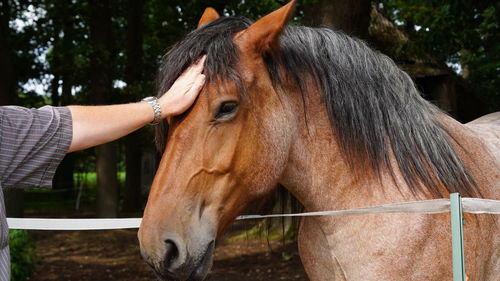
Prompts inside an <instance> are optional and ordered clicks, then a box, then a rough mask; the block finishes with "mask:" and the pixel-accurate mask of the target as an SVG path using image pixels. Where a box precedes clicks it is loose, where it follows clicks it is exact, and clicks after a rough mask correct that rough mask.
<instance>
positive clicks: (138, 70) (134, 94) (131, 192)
mask: <svg viewBox="0 0 500 281" xmlns="http://www.w3.org/2000/svg"><path fill="white" fill-rule="evenodd" d="M143 9H144V0H129V1H128V14H127V23H128V27H127V46H126V48H127V66H126V68H125V82H126V83H127V89H126V91H127V93H128V98H130V101H136V100H138V99H139V98H140V96H141V94H142V93H141V91H138V90H139V89H141V87H140V86H141V84H140V83H141V78H142V64H143V61H142V60H143V51H142V41H143V40H142V33H143ZM140 135H141V133H140V132H135V133H132V134H130V135H128V136H127V137H126V139H125V146H126V147H125V158H126V162H125V164H126V178H125V195H124V202H123V209H124V211H137V210H140V208H141V151H142V145H141V138H140Z"/></svg>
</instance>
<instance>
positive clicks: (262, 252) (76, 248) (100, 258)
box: [31, 230, 308, 281]
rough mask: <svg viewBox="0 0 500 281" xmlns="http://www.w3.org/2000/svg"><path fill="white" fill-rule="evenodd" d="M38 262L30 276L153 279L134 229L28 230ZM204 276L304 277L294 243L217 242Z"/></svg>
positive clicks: (76, 280)
mask: <svg viewBox="0 0 500 281" xmlns="http://www.w3.org/2000/svg"><path fill="white" fill-rule="evenodd" d="M31 233H32V235H33V238H34V239H35V241H36V243H37V249H36V252H37V254H38V255H39V257H41V259H42V261H41V263H40V264H39V265H38V266H37V269H36V272H35V275H34V276H33V277H32V278H31V280H36V281H49V280H50V281H54V280H58V281H59V280H61V281H86V280H89V281H90V280H92V281H99V280H128V281H139V280H157V279H156V278H155V277H154V274H153V273H152V270H151V269H150V268H149V267H148V266H147V265H146V263H145V262H144V261H143V260H142V259H141V257H140V254H139V247H138V241H137V236H136V233H137V230H112V231H32V232H31ZM206 280H218V281H234V280H238V281H250V280H252V281H260V280H266V281H272V280H308V279H307V277H306V274H305V272H304V269H303V267H302V264H301V263H300V258H299V256H298V252H297V246H296V244H295V243H286V244H284V243H283V242H271V243H270V245H268V243H267V242H266V241H260V240H248V239H247V240H244V241H237V242H224V241H222V242H221V243H219V244H218V245H217V248H216V251H215V259H214V266H213V267H212V270H211V271H210V273H209V276H208V278H207V279H206Z"/></svg>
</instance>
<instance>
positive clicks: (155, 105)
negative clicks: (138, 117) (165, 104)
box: [141, 97, 164, 125]
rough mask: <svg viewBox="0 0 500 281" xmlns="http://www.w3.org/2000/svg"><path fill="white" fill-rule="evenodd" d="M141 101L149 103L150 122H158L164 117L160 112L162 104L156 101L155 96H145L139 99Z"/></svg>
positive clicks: (152, 123)
mask: <svg viewBox="0 0 500 281" xmlns="http://www.w3.org/2000/svg"><path fill="white" fill-rule="evenodd" d="M141 102H144V103H147V104H149V105H150V107H151V109H152V110H153V116H152V117H153V121H151V122H150V124H151V125H156V124H158V123H159V122H160V121H161V119H163V117H164V116H163V115H164V114H163V113H162V106H161V105H160V103H159V102H158V99H157V98H156V97H145V98H143V99H142V100H141Z"/></svg>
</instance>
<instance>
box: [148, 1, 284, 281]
mask: <svg viewBox="0 0 500 281" xmlns="http://www.w3.org/2000/svg"><path fill="white" fill-rule="evenodd" d="M293 7H294V2H293V1H292V2H290V3H289V4H287V5H286V6H283V7H282V8H280V9H278V10H276V11H274V12H273V13H271V14H269V15H267V16H265V17H263V18H261V19H260V20H258V21H256V22H255V23H253V24H250V23H246V24H245V22H244V24H243V25H241V24H240V26H239V27H236V28H235V29H234V34H233V36H232V37H231V40H232V42H230V44H229V46H230V47H231V46H232V47H233V48H234V50H227V51H228V52H229V53H231V52H233V53H234V57H235V58H236V59H235V60H233V61H231V60H230V58H227V57H224V56H229V55H227V54H224V53H225V52H223V53H219V55H220V56H221V57H217V55H216V54H217V52H218V49H217V48H223V46H220V44H219V43H217V42H214V44H208V45H207V44H206V45H207V46H205V47H204V46H201V45H203V42H201V41H203V39H199V40H197V42H193V46H192V49H191V50H190V51H189V52H190V54H192V56H193V58H192V60H195V59H196V56H199V55H201V54H203V53H206V54H208V57H207V63H206V67H205V71H206V74H207V77H208V79H207V83H206V85H205V87H204V89H203V90H202V93H201V94H200V96H199V97H198V99H197V101H196V102H195V104H194V105H193V106H192V108H191V109H190V110H189V111H188V112H186V113H184V114H183V115H181V116H176V117H173V118H170V119H168V120H167V122H168V127H169V130H168V136H167V137H166V138H165V140H167V139H168V142H166V141H165V143H166V146H165V149H164V152H163V156H162V159H161V162H160V165H159V168H158V170H157V173H156V176H155V178H154V181H153V184H152V186H151V191H150V194H149V198H148V203H147V206H146V209H145V211H144V217H143V221H142V224H141V227H140V230H139V240H140V245H141V252H142V255H143V256H144V258H145V260H146V261H147V262H148V263H149V264H150V265H151V266H152V267H153V268H154V269H155V271H156V272H157V274H158V275H160V276H161V277H162V278H164V279H167V280H202V279H204V277H205V276H206V274H207V272H208V270H209V269H210V267H211V264H212V256H213V252H214V246H215V240H216V239H217V237H220V236H221V235H222V234H223V232H224V230H225V229H226V228H227V226H228V225H229V224H230V223H231V222H232V221H233V220H234V219H235V217H236V216H237V215H239V214H240V213H241V212H242V211H243V210H244V209H245V208H246V207H247V206H248V205H249V203H250V202H252V201H254V200H256V199H258V198H262V197H264V196H266V195H267V194H269V193H270V192H271V191H272V190H273V189H274V188H275V187H276V186H277V184H278V181H279V178H280V176H281V174H282V173H283V170H284V168H285V164H286V161H287V155H288V150H289V147H290V143H291V141H292V134H291V133H290V130H291V128H288V127H287V126H285V125H284V124H287V123H289V122H287V118H288V116H287V109H286V104H284V103H282V101H281V100H280V97H279V94H278V93H277V92H276V89H275V87H273V84H272V82H271V79H270V77H269V74H268V71H267V69H266V63H265V54H267V53H270V52H275V51H277V48H278V46H279V45H278V40H279V36H280V33H281V32H282V30H283V28H284V27H285V25H286V22H287V20H288V19H289V18H290V16H291V14H292V11H293ZM221 20H223V18H221V19H218V15H217V13H216V12H215V10H213V9H210V8H208V9H207V10H206V11H205V14H204V15H203V16H202V18H201V20H200V22H199V24H198V26H199V28H198V29H197V30H195V31H193V32H192V33H195V34H194V35H193V36H201V37H199V38H208V39H206V40H213V38H215V37H216V36H218V33H219V32H220V31H219V30H217V22H218V21H221ZM240 21H241V20H240ZM236 31H237V32H236ZM203 36H205V37H203ZM188 37H189V35H188ZM188 39H189V38H188ZM188 41H189V40H188ZM215 41H217V40H215ZM217 44H219V45H217ZM181 45H182V42H181ZM181 45H178V46H176V47H174V50H173V51H171V52H170V53H169V54H167V56H166V60H167V62H166V65H165V67H166V68H169V67H170V66H169V65H168V63H169V62H168V61H169V60H170V63H172V64H173V65H172V66H171V67H173V68H175V67H178V70H177V71H174V72H176V73H177V74H178V73H180V72H181V71H180V70H181V69H182V68H185V67H186V66H187V63H192V60H191V61H189V60H187V61H184V62H183V63H180V66H175V65H174V64H177V65H179V63H176V62H179V61H180V60H182V59H185V58H181V57H179V54H178V53H176V50H177V51H179V52H180V49H182V48H190V47H189V46H181ZM200 46H201V47H200ZM226 47H227V46H226ZM176 48H177V49H176ZM207 48H209V49H207ZM223 51H224V50H223ZM215 60H222V63H220V64H219V65H217V64H216V62H214V61H215ZM211 61H212V62H213V63H212V64H213V66H210V65H211ZM225 61H227V63H226V62H225ZM231 64H232V65H231ZM226 67H227V68H232V69H233V70H234V73H229V74H228V75H221V72H223V71H226V72H227V71H228V70H227V69H226ZM211 68H212V69H211ZM165 71H167V72H168V71H172V69H167V70H165ZM207 72H210V73H207ZM161 75H162V73H161V71H160V76H161ZM224 76H226V77H224ZM227 76H229V77H231V76H237V79H225V78H227ZM172 77H173V76H172ZM161 79H164V77H160V80H161ZM172 79H173V78H172ZM172 79H170V80H172ZM235 81H236V82H235ZM165 83H166V84H168V83H170V82H165Z"/></svg>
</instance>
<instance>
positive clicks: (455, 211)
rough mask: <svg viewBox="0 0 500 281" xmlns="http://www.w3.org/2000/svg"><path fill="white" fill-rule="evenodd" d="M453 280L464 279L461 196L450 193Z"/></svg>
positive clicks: (461, 280) (459, 280)
mask: <svg viewBox="0 0 500 281" xmlns="http://www.w3.org/2000/svg"><path fill="white" fill-rule="evenodd" d="M450 212H451V244H452V261H453V281H465V261H464V232H463V216H462V197H461V196H460V194H459V193H452V194H450Z"/></svg>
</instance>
